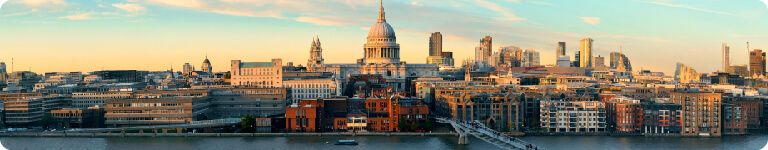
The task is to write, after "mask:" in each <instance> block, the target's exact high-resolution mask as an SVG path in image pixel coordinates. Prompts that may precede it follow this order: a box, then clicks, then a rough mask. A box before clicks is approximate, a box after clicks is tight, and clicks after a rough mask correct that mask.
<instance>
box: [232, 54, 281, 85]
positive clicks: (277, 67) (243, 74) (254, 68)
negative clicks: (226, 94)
mask: <svg viewBox="0 0 768 150" xmlns="http://www.w3.org/2000/svg"><path fill="white" fill-rule="evenodd" d="M282 62H283V61H282V60H281V59H272V61H271V62H241V61H240V60H232V70H231V72H230V73H231V75H232V79H231V81H230V82H231V84H232V85H233V86H247V87H282V86H283V63H282Z"/></svg>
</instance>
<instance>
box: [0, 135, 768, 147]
mask: <svg viewBox="0 0 768 150" xmlns="http://www.w3.org/2000/svg"><path fill="white" fill-rule="evenodd" d="M338 139H355V140H357V141H358V142H359V143H360V145H357V146H337V145H333V143H334V142H335V141H336V140H338ZM521 139H522V140H524V141H527V142H530V143H533V144H536V145H539V146H541V147H545V148H547V149H555V150H558V149H566V150H601V149H611V150H613V149H643V150H646V149H647V150H651V149H653V150H660V149H675V150H686V149H691V150H707V149H729V150H730V149H734V150H742V149H744V150H755V149H760V148H762V147H763V146H765V145H766V143H767V142H768V135H753V136H726V137H722V138H678V137H653V138H650V137H608V136H536V137H523V138H521ZM0 143H2V145H3V146H4V147H5V148H8V149H12V150H15V149H22V150H38V149H54V150H58V149H66V150H90V149H97V150H101V149H115V150H122V149H126V150H127V149H141V150H195V149H212V150H242V149H259V150H271V149H275V150H283V149H288V150H305V149H327V150H345V149H350V150H354V149H365V150H379V149H381V150H392V149H414V150H443V149H473V150H474V149H477V150H492V149H498V148H496V147H495V146H493V145H492V144H489V143H485V142H483V141H481V140H479V139H476V138H471V139H470V144H469V145H457V144H456V143H457V138H456V137H453V136H357V137H339V136H324V137H317V136H305V137H109V138H100V137H96V138H80V137H77V138H75V137H2V138H0Z"/></svg>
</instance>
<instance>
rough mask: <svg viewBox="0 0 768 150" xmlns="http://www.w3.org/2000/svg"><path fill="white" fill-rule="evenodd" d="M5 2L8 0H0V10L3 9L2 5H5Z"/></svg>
mask: <svg viewBox="0 0 768 150" xmlns="http://www.w3.org/2000/svg"><path fill="white" fill-rule="evenodd" d="M7 1H8V0H0V9H2V8H3V4H5V2H7Z"/></svg>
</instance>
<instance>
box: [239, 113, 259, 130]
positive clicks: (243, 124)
mask: <svg viewBox="0 0 768 150" xmlns="http://www.w3.org/2000/svg"><path fill="white" fill-rule="evenodd" d="M254 124H256V118H254V117H253V116H251V115H245V116H243V117H242V118H240V129H242V131H241V132H245V133H253V132H256V128H255V127H254V126H255V125H254Z"/></svg>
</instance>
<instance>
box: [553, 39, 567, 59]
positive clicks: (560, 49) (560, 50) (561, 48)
mask: <svg viewBox="0 0 768 150" xmlns="http://www.w3.org/2000/svg"><path fill="white" fill-rule="evenodd" d="M555 52H557V55H555V57H560V56H565V42H557V50H555Z"/></svg>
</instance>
